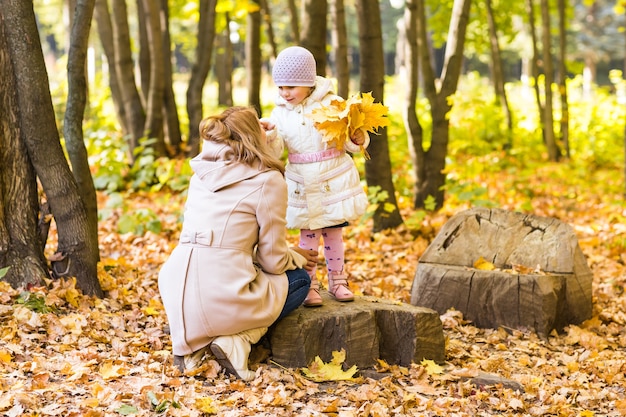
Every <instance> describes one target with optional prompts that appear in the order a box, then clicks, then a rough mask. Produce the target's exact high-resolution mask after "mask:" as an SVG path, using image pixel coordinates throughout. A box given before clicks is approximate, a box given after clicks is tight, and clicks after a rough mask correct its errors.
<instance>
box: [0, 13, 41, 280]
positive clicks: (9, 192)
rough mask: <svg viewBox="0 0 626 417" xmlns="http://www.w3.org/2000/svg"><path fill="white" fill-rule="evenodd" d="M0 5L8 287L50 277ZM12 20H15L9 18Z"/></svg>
mask: <svg viewBox="0 0 626 417" xmlns="http://www.w3.org/2000/svg"><path fill="white" fill-rule="evenodd" d="M4 12H5V11H4V9H3V10H1V11H0V79H1V80H2V88H0V270H2V269H4V268H8V270H7V273H6V275H5V276H4V278H3V280H4V281H6V282H8V283H9V284H10V285H11V286H12V287H14V288H19V287H27V286H28V285H36V286H37V285H42V284H43V282H44V278H48V277H49V272H48V265H47V262H46V259H45V257H44V253H43V244H42V242H41V241H40V238H39V234H38V233H37V215H36V213H37V212H38V210H39V199H38V196H37V178H36V175H35V169H34V167H33V166H32V164H31V162H30V159H29V157H28V150H27V149H26V145H25V144H24V142H23V141H22V140H20V136H21V134H22V131H21V128H20V125H19V109H18V97H17V86H16V81H15V76H14V74H13V68H12V66H11V57H10V55H9V50H8V46H7V42H6V37H5V33H4V26H5V25H6V24H7V23H9V22H7V21H6V20H5V18H4ZM11 24H14V22H13V23H11Z"/></svg>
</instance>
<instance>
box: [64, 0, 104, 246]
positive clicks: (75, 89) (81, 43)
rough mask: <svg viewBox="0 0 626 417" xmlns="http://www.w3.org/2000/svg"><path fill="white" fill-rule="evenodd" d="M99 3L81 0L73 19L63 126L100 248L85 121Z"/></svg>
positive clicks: (92, 237) (93, 235)
mask: <svg viewBox="0 0 626 417" xmlns="http://www.w3.org/2000/svg"><path fill="white" fill-rule="evenodd" d="M94 6H95V0H78V2H77V3H76V8H75V10H76V16H75V18H73V19H72V22H73V24H72V30H71V38H70V39H72V40H73V42H71V43H70V49H69V54H68V61H67V77H68V96H67V106H66V110H65V120H64V123H63V136H64V138H65V149H66V151H67V156H68V159H69V161H70V164H71V166H72V173H73V174H74V179H75V180H76V183H77V185H78V190H79V192H80V197H81V200H82V201H83V203H84V205H85V211H86V213H87V225H88V227H89V239H90V241H91V242H92V243H91V245H95V246H96V247H97V246H98V201H97V197H96V188H95V186H94V184H93V178H92V177H91V170H90V168H89V160H88V155H87V149H86V148H85V141H84V135H83V119H84V117H85V108H86V106H87V79H86V74H85V63H86V60H87V40H88V39H89V30H90V29H91V20H92V16H93V10H94Z"/></svg>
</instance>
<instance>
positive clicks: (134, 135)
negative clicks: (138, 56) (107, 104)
mask: <svg viewBox="0 0 626 417" xmlns="http://www.w3.org/2000/svg"><path fill="white" fill-rule="evenodd" d="M111 4H112V8H111V10H112V11H113V19H112V20H111V22H112V25H113V44H114V47H115V67H114V68H115V69H114V70H115V72H116V74H117V79H118V81H119V82H120V92H121V93H122V103H123V105H124V114H125V115H126V125H127V126H128V127H129V132H130V135H129V139H128V148H129V155H128V157H129V159H130V160H131V161H133V162H134V160H135V153H134V151H135V149H136V148H137V147H138V146H139V139H141V138H142V137H144V134H145V132H144V128H145V126H146V114H145V111H144V108H143V104H142V102H141V97H140V96H139V92H138V91H137V84H136V82H135V68H134V65H133V58H132V53H131V50H130V32H129V29H128V15H127V8H126V0H115V1H113V2H112V3H111Z"/></svg>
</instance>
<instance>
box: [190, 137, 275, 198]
mask: <svg viewBox="0 0 626 417" xmlns="http://www.w3.org/2000/svg"><path fill="white" fill-rule="evenodd" d="M230 153H231V148H230V147H229V146H226V145H222V144H216V143H214V142H211V141H208V140H205V141H203V144H202V152H200V154H199V155H198V156H196V157H195V158H193V159H192V160H191V161H189V165H190V166H191V169H192V170H193V172H194V173H195V174H196V175H197V176H198V178H199V179H200V182H201V183H202V184H203V185H204V186H205V187H206V188H207V189H208V190H209V191H211V192H216V191H219V190H221V189H222V188H225V187H228V186H230V185H233V184H236V183H238V182H241V181H244V180H247V179H250V178H253V177H255V176H257V175H259V174H260V173H262V172H265V171H268V170H269V168H266V167H263V166H261V162H260V161H259V162H258V164H255V166H250V165H246V164H243V163H241V162H237V161H235V160H234V159H232V156H231V155H230Z"/></svg>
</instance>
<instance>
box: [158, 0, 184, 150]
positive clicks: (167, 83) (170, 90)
mask: <svg viewBox="0 0 626 417" xmlns="http://www.w3.org/2000/svg"><path fill="white" fill-rule="evenodd" d="M160 8H161V15H162V16H163V25H162V26H161V39H162V48H163V78H164V91H163V94H164V96H163V104H164V106H163V119H164V120H165V125H164V129H165V137H166V138H167V143H168V144H169V145H170V147H171V149H172V151H173V152H174V154H176V155H178V154H179V153H180V151H181V144H182V134H181V132H180V119H179V118H178V106H177V105H176V96H175V95H174V85H173V84H174V81H173V79H172V42H171V40H170V23H169V22H170V18H169V8H168V6H167V0H160Z"/></svg>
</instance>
